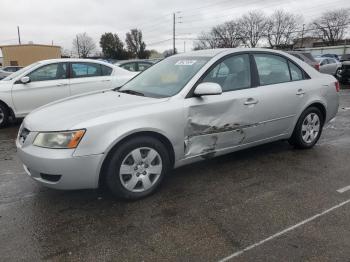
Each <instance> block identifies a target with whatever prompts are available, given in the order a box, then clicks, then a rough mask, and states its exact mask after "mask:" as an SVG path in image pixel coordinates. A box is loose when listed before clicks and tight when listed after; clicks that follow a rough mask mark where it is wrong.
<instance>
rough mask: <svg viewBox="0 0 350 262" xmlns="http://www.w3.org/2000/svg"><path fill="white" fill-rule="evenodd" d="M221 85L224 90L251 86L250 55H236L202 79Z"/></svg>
mask: <svg viewBox="0 0 350 262" xmlns="http://www.w3.org/2000/svg"><path fill="white" fill-rule="evenodd" d="M202 82H213V83H217V84H219V85H220V86H221V88H222V91H223V92H228V91H234V90H239V89H244V88H249V87H250V86H251V77H250V60H249V55H247V54H244V55H235V56H231V57H229V58H226V59H225V60H224V61H222V62H221V63H220V64H218V65H216V66H215V67H214V68H213V69H212V70H211V71H210V72H209V73H208V74H207V75H206V77H205V78H204V79H203V80H202Z"/></svg>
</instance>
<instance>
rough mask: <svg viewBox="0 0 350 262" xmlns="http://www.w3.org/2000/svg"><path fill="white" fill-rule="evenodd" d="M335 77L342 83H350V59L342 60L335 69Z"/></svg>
mask: <svg viewBox="0 0 350 262" xmlns="http://www.w3.org/2000/svg"><path fill="white" fill-rule="evenodd" d="M337 78H338V80H339V82H340V83H342V84H350V61H343V62H342V66H341V68H340V69H339V70H338V71H337Z"/></svg>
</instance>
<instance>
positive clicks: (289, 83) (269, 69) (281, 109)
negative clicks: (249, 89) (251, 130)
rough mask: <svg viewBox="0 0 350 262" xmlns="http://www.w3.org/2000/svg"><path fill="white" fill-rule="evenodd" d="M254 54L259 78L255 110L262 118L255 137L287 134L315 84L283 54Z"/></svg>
mask: <svg viewBox="0 0 350 262" xmlns="http://www.w3.org/2000/svg"><path fill="white" fill-rule="evenodd" d="M253 57H254V60H255V64H256V68H257V75H258V79H259V87H258V92H257V95H256V99H257V100H258V104H257V105H256V110H257V114H258V115H257V118H258V119H259V120H260V123H259V128H258V132H257V133H256V134H255V136H254V137H253V140H262V139H268V138H274V137H279V136H284V135H286V134H287V133H288V132H289V130H290V128H291V126H292V124H293V123H294V120H295V118H296V117H298V112H299V110H300V108H301V107H302V106H303V105H304V104H305V103H306V94H307V90H308V86H310V85H312V83H311V81H310V80H308V79H307V77H306V75H305V73H304V72H303V70H302V69H301V68H300V67H299V66H297V65H296V64H294V63H293V62H292V61H291V60H289V59H287V58H285V57H284V56H281V55H276V54H270V53H255V54H253Z"/></svg>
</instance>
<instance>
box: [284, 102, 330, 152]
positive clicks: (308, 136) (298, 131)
mask: <svg viewBox="0 0 350 262" xmlns="http://www.w3.org/2000/svg"><path fill="white" fill-rule="evenodd" d="M323 122H324V117H323V114H322V112H321V111H320V110H319V109H318V108H317V107H309V108H307V109H306V110H305V111H304V112H303V113H302V114H301V116H300V118H299V120H298V122H297V124H296V126H295V128H294V132H293V135H292V137H291V138H290V139H289V143H290V144H292V145H294V146H295V147H297V148H301V149H308V148H312V147H313V146H314V145H315V144H316V143H317V141H318V140H319V138H320V136H321V133H322V128H323Z"/></svg>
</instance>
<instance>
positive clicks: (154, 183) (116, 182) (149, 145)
mask: <svg viewBox="0 0 350 262" xmlns="http://www.w3.org/2000/svg"><path fill="white" fill-rule="evenodd" d="M169 167H170V160H169V154H168V152H167V149H166V147H165V146H164V145H163V143H161V142H160V141H158V140H157V139H154V138H152V137H136V138H133V139H131V140H129V141H127V142H125V143H123V144H122V145H121V146H119V147H118V149H117V150H116V151H115V152H114V153H113V155H112V156H111V158H110V160H109V162H108V164H107V174H106V184H107V186H108V187H109V189H110V190H111V191H112V193H113V194H114V195H116V196H117V197H120V198H124V199H139V198H142V197H145V196H148V195H150V194H152V193H153V192H154V191H155V190H156V189H157V188H158V186H159V185H160V183H161V181H162V180H163V177H164V175H165V174H166V172H167V171H168V170H169Z"/></svg>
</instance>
